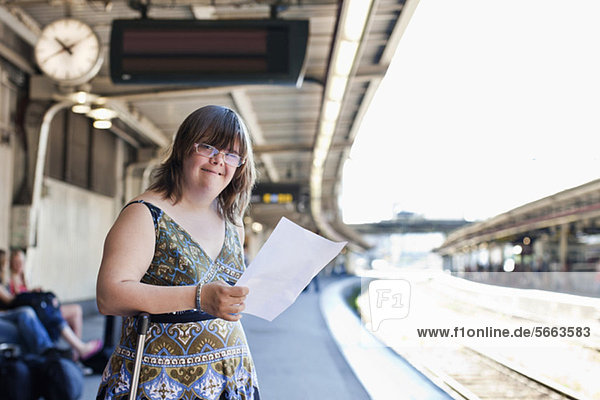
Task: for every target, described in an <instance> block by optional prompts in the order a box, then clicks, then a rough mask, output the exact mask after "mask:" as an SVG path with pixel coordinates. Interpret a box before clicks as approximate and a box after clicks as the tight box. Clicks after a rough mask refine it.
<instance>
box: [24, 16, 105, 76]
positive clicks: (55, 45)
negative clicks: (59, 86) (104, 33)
mask: <svg viewBox="0 0 600 400" xmlns="http://www.w3.org/2000/svg"><path fill="white" fill-rule="evenodd" d="M35 59H36V61H37V63H38V65H39V67H40V69H41V70H42V71H43V72H44V73H45V74H46V75H48V76H49V77H50V78H52V79H55V80H57V81H59V82H61V83H68V84H80V83H84V82H86V81H88V80H89V79H91V78H93V77H94V75H96V74H97V73H98V71H99V70H100V66H101V65H102V51H101V46H100V40H99V39H98V36H97V35H96V33H95V32H94V31H93V30H92V28H90V27H89V26H88V25H86V24H84V23H83V22H81V21H78V20H76V19H71V18H65V19H59V20H56V21H54V22H51V23H50V24H48V25H47V26H46V27H45V28H44V30H43V31H42V34H41V35H40V38H39V40H38V42H37V43H36V45H35Z"/></svg>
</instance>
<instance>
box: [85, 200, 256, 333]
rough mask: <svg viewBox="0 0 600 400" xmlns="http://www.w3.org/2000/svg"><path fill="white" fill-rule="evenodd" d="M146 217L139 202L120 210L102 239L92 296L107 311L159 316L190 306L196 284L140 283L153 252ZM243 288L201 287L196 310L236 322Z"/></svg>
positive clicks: (151, 227) (151, 228) (217, 284)
mask: <svg viewBox="0 0 600 400" xmlns="http://www.w3.org/2000/svg"><path fill="white" fill-rule="evenodd" d="M154 243H155V232H154V223H153V221H152V217H151V215H150V213H149V211H148V208H147V207H146V206H145V205H143V204H132V205H130V206H128V207H127V208H125V210H123V211H122V212H121V214H120V215H119V217H118V218H117V220H116V221H115V223H114V225H113V227H112V228H111V230H110V232H109V233H108V235H107V237H106V241H105V243H104V254H103V257H102V263H101V265H100V271H99V273H98V282H97V285H96V298H97V303H98V309H99V310H100V312H101V313H103V314H108V315H134V314H137V313H139V312H141V311H145V312H148V313H151V314H161V313H167V312H173V311H182V310H189V309H193V308H195V306H196V305H195V304H196V286H155V285H148V284H145V283H141V282H140V280H141V279H142V277H143V276H144V274H145V272H146V270H147V269H148V266H149V265H150V263H151V261H152V258H153V256H154ZM247 291H248V289H247V288H241V287H229V286H228V285H226V284H224V283H221V282H214V283H210V284H207V285H204V287H203V288H202V293H201V299H202V308H203V310H204V311H206V312H208V313H209V314H211V315H214V316H216V317H220V318H223V319H227V320H230V321H236V320H238V319H239V318H240V316H237V315H236V316H233V315H231V313H238V312H240V311H241V310H243V301H244V299H245V297H246V294H247Z"/></svg>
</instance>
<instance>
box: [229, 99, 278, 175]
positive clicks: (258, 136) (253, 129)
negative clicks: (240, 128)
mask: <svg viewBox="0 0 600 400" xmlns="http://www.w3.org/2000/svg"><path fill="white" fill-rule="evenodd" d="M231 98H232V99H233V104H234V105H235V108H236V109H237V111H238V112H239V113H240V116H241V117H242V119H243V120H244V122H245V123H246V125H247V126H248V130H249V131H250V134H251V136H252V139H254V140H253V142H254V143H255V144H256V145H264V144H265V143H266V140H265V136H264V134H263V131H262V128H261V127H260V124H259V123H258V118H257V116H256V112H255V111H254V107H252V102H251V101H250V98H249V97H248V94H247V93H246V91H245V90H243V89H235V90H232V91H231ZM259 157H260V160H261V161H262V163H263V166H264V167H265V171H266V172H267V176H268V178H269V180H270V181H271V182H279V172H278V171H277V168H276V167H275V163H274V162H273V159H272V158H271V156H270V155H268V154H261V155H260V156H259Z"/></svg>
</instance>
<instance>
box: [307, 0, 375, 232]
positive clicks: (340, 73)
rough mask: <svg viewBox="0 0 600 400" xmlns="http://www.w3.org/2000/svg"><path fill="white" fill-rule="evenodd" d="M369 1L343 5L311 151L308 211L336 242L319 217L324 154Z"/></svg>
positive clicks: (325, 154) (356, 51) (339, 111)
mask: <svg viewBox="0 0 600 400" xmlns="http://www.w3.org/2000/svg"><path fill="white" fill-rule="evenodd" d="M371 7H372V0H349V1H344V2H343V3H342V11H341V14H340V28H341V29H339V31H338V32H339V37H337V38H336V42H335V44H334V48H333V53H332V56H331V60H330V63H329V71H328V73H327V82H326V84H325V96H324V98H323V103H322V105H321V116H320V120H319V129H318V131H317V137H316V141H315V147H314V150H313V162H312V168H311V171H310V208H311V213H312V216H313V218H314V220H315V222H316V224H317V226H318V227H319V229H320V230H321V231H323V233H325V235H327V236H329V237H331V238H339V235H338V234H336V233H335V232H334V231H333V229H331V228H330V227H329V224H328V223H327V222H326V221H325V220H324V219H323V217H322V215H321V194H322V185H323V172H324V165H325V160H326V158H327V153H328V152H329V147H330V146H331V142H332V140H333V135H334V133H335V128H336V125H337V120H338V118H339V116H340V113H341V111H342V100H343V98H344V96H345V94H346V90H347V88H348V81H349V78H350V73H351V72H352V69H353V67H354V62H355V60H356V55H357V53H358V48H359V47H360V41H361V39H362V36H363V34H364V29H365V25H366V23H367V19H368V18H369V15H370V12H371Z"/></svg>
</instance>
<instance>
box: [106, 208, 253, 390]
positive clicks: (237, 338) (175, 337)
mask: <svg viewBox="0 0 600 400" xmlns="http://www.w3.org/2000/svg"><path fill="white" fill-rule="evenodd" d="M138 203H143V204H145V205H146V206H147V207H148V208H149V209H150V212H151V214H152V218H153V220H154V228H155V231H156V244H155V253H154V258H153V259H152V263H151V264H150V267H149V268H148V271H146V274H145V275H144V277H143V278H142V282H144V283H147V284H151V285H160V286H178V285H197V284H198V283H200V282H203V283H209V282H212V281H217V280H222V281H226V282H229V283H234V282H236V281H237V280H238V279H239V277H240V276H241V275H242V272H243V271H244V269H245V266H244V261H243V253H242V247H241V244H240V241H239V238H238V235H237V231H236V229H235V227H234V226H233V225H232V224H230V223H229V222H227V223H226V225H225V241H224V243H223V247H222V249H221V252H220V253H219V255H218V256H217V258H216V259H215V260H214V261H213V260H211V259H210V258H209V257H208V256H207V255H206V254H205V253H204V251H203V250H202V248H201V247H200V246H199V245H198V244H197V243H196V242H195V241H194V240H193V239H192V237H191V236H190V235H189V234H188V233H187V232H186V231H185V230H184V229H183V228H182V227H180V226H179V225H178V224H177V223H176V222H175V221H174V220H172V219H171V218H170V217H169V216H168V215H167V214H166V213H164V212H163V211H162V210H161V209H160V208H158V207H156V206H154V205H153V204H151V203H148V202H145V201H138ZM130 204H131V203H130ZM128 205H129V204H128ZM126 207H127V206H126ZM136 337H137V334H136V331H135V319H134V318H133V317H126V318H123V324H122V327H121V339H120V343H119V345H118V346H117V347H116V348H115V351H114V353H113V354H112V356H111V358H110V360H109V362H108V364H107V366H106V368H105V370H104V373H103V374H102V382H101V384H100V388H99V390H98V397H97V399H127V398H128V394H129V386H130V381H131V374H132V369H133V360H134V357H135V345H136ZM137 399H140V400H144V399H148V400H195V399H210V400H213V399H228V400H233V399H235V400H258V399H259V393H258V384H257V379H256V371H255V370H254V363H253V361H252V356H251V355H250V351H249V349H248V345H247V343H246V335H245V333H244V329H243V327H242V324H241V322H240V321H237V322H229V321H225V320H223V319H220V318H215V319H209V320H205V321H197V322H188V323H151V324H150V329H149V331H148V335H147V336H146V342H145V345H144V358H143V359H142V368H141V373H140V383H139V386H138V391H137Z"/></svg>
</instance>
